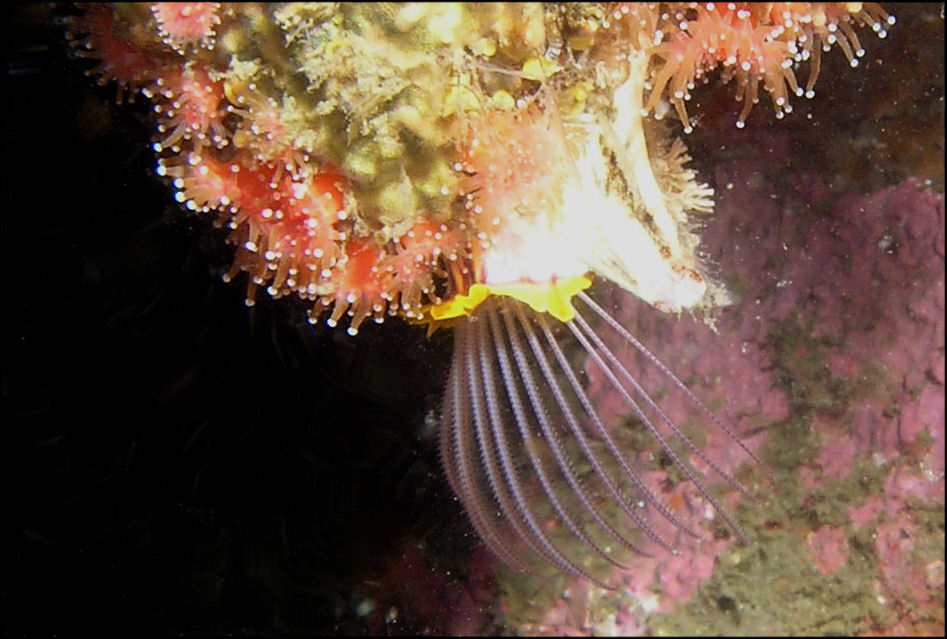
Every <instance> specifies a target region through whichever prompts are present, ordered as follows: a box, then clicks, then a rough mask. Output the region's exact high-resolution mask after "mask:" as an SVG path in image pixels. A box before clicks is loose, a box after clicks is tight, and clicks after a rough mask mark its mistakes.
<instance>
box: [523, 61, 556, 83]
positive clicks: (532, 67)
mask: <svg viewBox="0 0 947 639" xmlns="http://www.w3.org/2000/svg"><path fill="white" fill-rule="evenodd" d="M560 71H562V67H560V66H559V65H558V64H556V63H555V62H550V61H549V60H543V59H542V58H535V57H534V58H530V59H528V60H527V61H526V62H524V63H523V77H524V78H526V79H527V80H537V81H539V82H544V81H546V80H548V79H549V78H551V77H552V76H554V75H555V74H556V73H558V72H560Z"/></svg>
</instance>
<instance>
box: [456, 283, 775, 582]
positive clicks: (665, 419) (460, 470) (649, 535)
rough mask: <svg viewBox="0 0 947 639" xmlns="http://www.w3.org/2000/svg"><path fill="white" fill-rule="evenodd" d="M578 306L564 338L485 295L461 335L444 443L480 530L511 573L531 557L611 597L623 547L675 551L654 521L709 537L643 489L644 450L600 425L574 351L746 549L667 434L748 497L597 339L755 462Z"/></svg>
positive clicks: (629, 341)
mask: <svg viewBox="0 0 947 639" xmlns="http://www.w3.org/2000/svg"><path fill="white" fill-rule="evenodd" d="M575 299H577V300H581V309H576V311H575V317H574V319H572V320H569V321H567V322H565V326H566V328H567V330H563V329H561V328H558V329H557V327H555V326H552V325H551V324H550V322H549V321H548V320H547V319H546V317H545V316H544V314H543V313H537V312H535V311H534V310H532V309H530V308H529V306H528V305H527V304H525V303H523V302H521V301H519V300H516V299H512V298H508V297H501V296H491V297H489V298H487V299H486V300H485V301H484V302H483V303H482V304H480V306H478V307H477V308H476V309H475V310H474V312H472V313H471V314H470V316H469V317H467V318H465V319H464V320H463V321H462V322H461V323H460V324H459V325H458V326H457V328H456V335H455V350H454V361H453V369H452V372H451V379H450V382H449V384H448V389H447V393H446V395H445V402H444V408H445V418H446V424H449V426H450V428H445V430H444V431H443V433H442V454H443V457H444V464H445V467H446V468H447V475H448V478H449V480H450V482H451V484H452V486H453V488H454V490H455V492H456V493H457V495H458V496H459V498H460V500H461V502H462V503H463V505H464V507H465V509H466V510H467V512H468V513H469V515H470V518H471V521H473V522H474V525H475V527H476V528H477V530H478V532H479V533H480V534H481V536H482V537H483V539H484V540H485V541H486V543H487V544H488V546H490V548H491V549H493V550H494V552H496V554H497V555H498V556H500V557H502V558H505V559H509V558H513V559H514V561H512V562H510V563H511V565H514V566H517V567H520V568H521V567H522V565H523V561H522V559H521V557H522V549H523V548H526V549H529V550H530V551H531V552H532V554H533V555H534V556H535V557H538V558H541V559H542V560H543V561H544V562H545V563H547V564H550V565H552V566H555V567H556V568H558V569H559V570H561V571H563V572H566V573H569V574H572V575H574V576H577V577H583V578H586V579H589V580H590V581H592V582H594V583H596V584H598V585H601V586H604V587H608V585H607V579H606V578H603V577H601V576H599V575H600V574H601V570H602V569H603V568H604V567H605V566H606V565H613V566H621V565H622V564H623V562H624V561H625V560H624V558H623V556H622V554H621V553H620V552H618V551H619V550H620V549H624V550H625V551H631V552H633V553H639V554H644V555H648V554H651V553H653V552H655V551H657V552H661V551H669V552H674V550H673V549H674V545H675V540H674V539H672V538H668V537H667V533H666V532H665V533H664V534H662V533H660V532H659V529H658V527H656V526H655V520H654V519H653V518H654V517H659V518H661V519H663V520H665V521H666V522H669V523H670V524H671V526H672V527H671V530H677V531H678V533H679V534H685V535H687V536H690V537H693V538H700V537H702V536H703V535H701V533H699V532H698V531H696V530H694V529H692V528H691V527H690V526H689V525H688V524H687V523H686V522H685V521H683V520H682V519H681V518H680V517H679V516H678V515H677V514H675V512H674V511H673V509H672V508H671V507H670V506H669V505H668V504H667V503H666V499H665V498H664V497H662V496H661V495H660V494H658V493H657V492H656V491H655V490H654V489H652V488H650V487H649V486H648V484H647V482H646V480H645V479H644V478H643V476H642V475H641V472H640V470H639V469H638V468H637V467H636V462H635V461H634V460H633V458H634V456H635V453H636V451H634V450H628V449H623V448H622V446H621V444H620V443H619V442H618V437H616V434H615V433H613V427H612V426H611V425H608V424H605V423H603V420H602V418H601V416H600V415H599V412H598V411H597V409H596V408H595V405H594V403H593V402H592V401H591V399H590V398H589V396H588V395H587V393H586V391H585V389H584V387H583V382H582V381H581V375H582V374H581V372H580V370H581V366H582V365H581V363H580V362H578V361H576V355H575V354H576V353H579V356H580V357H584V358H586V359H587V360H588V361H589V362H592V363H593V365H595V366H597V367H598V368H599V369H600V370H601V371H602V373H603V374H604V375H605V377H606V378H607V379H608V383H609V384H610V385H611V387H612V388H613V389H614V390H615V391H616V392H617V393H619V394H620V396H621V397H622V399H623V402H624V404H625V406H626V408H627V412H628V413H629V414H630V415H633V416H636V417H637V418H638V420H639V421H640V423H641V424H642V425H643V428H644V430H645V432H646V433H647V434H648V436H649V437H650V438H651V439H652V440H653V441H654V442H656V444H657V445H658V448H659V449H660V450H661V451H663V453H664V454H666V455H667V457H668V458H669V459H670V460H671V462H672V463H673V465H674V466H676V467H677V468H678V469H679V470H680V472H681V474H682V476H683V480H684V481H686V482H688V483H690V484H692V485H693V486H694V487H695V489H696V490H697V492H698V493H699V495H700V496H701V498H702V499H703V500H705V501H706V502H707V503H708V504H709V505H710V507H711V508H712V509H713V510H714V511H715V512H716V513H717V514H718V516H719V517H720V518H721V519H722V520H723V521H724V522H725V523H726V524H727V526H728V527H730V528H731V529H732V530H733V531H734V533H735V534H736V535H737V536H738V537H739V538H740V539H741V540H744V541H745V540H746V535H745V534H744V533H743V532H742V531H741V529H740V527H739V525H738V524H737V523H736V521H735V520H734V519H733V517H732V516H731V515H730V514H729V513H728V512H727V511H726V509H725V508H724V506H723V505H722V504H721V503H720V501H719V500H718V499H717V498H716V497H714V495H713V494H712V490H711V488H710V486H709V483H708V480H707V479H706V478H704V477H702V476H701V473H699V472H698V471H697V470H696V469H695V468H694V467H693V466H692V465H691V464H690V463H689V462H688V461H687V460H686V459H685V458H684V456H683V454H682V453H681V452H678V451H677V450H675V448H674V446H673V445H672V438H673V440H676V441H678V442H680V443H681V444H683V446H684V449H685V450H686V451H687V452H689V453H691V454H692V455H693V456H695V457H696V458H699V459H700V460H701V461H703V462H704V463H705V464H706V465H707V467H708V468H710V469H711V470H712V471H713V472H715V473H716V474H718V475H719V476H720V477H721V478H723V480H725V481H726V482H727V483H728V484H729V485H730V486H731V487H733V488H734V489H736V490H738V491H739V492H740V493H741V494H744V495H746V496H749V491H748V490H747V489H746V488H745V487H743V486H742V485H740V483H739V482H737V481H736V479H735V478H734V477H733V476H732V475H731V474H730V473H729V472H728V471H727V470H725V469H723V468H722V467H720V465H719V464H717V463H716V462H715V461H714V460H713V459H712V458H711V457H710V456H709V455H707V454H706V453H704V452H703V451H701V450H700V448H699V447H698V446H697V445H696V444H695V443H694V442H693V441H692V440H691V439H690V438H688V436H687V435H686V434H685V433H684V432H683V431H682V430H681V429H680V428H679V426H678V425H677V424H675V423H674V421H673V420H672V419H671V418H670V417H669V416H668V414H667V413H666V411H665V410H664V409H663V408H662V407H661V403H660V401H659V400H657V399H655V398H653V397H652V396H651V395H650V394H649V393H648V392H647V390H646V389H645V388H644V387H643V386H642V385H641V384H640V383H639V382H638V381H637V379H636V377H635V375H634V374H633V373H632V372H631V371H630V370H629V369H628V367H627V366H625V365H624V364H622V363H621V361H620V360H619V358H618V356H617V355H616V354H615V350H614V347H609V346H608V345H607V344H606V341H605V340H604V339H603V338H602V337H600V336H599V334H598V333H599V332H600V331H603V330H605V331H610V332H612V333H614V335H609V338H610V341H612V342H614V339H611V338H614V337H615V336H617V338H618V342H619V343H620V344H624V345H626V346H628V347H630V348H633V349H635V350H637V351H639V352H641V353H642V354H643V355H644V356H645V358H646V360H647V361H648V362H649V364H650V365H652V366H654V367H655V368H656V369H657V370H658V371H659V373H660V374H661V375H663V376H665V377H666V378H667V379H668V380H669V381H670V382H671V384H672V385H674V386H675V387H676V388H678V389H679V390H680V391H681V392H682V394H683V396H684V397H685V398H686V400H687V401H690V402H691V403H692V404H693V405H694V407H695V408H696V409H697V412H698V413H700V415H701V416H703V417H705V418H708V419H709V420H710V421H711V422H713V423H714V424H715V425H716V426H717V427H719V428H721V429H722V430H723V432H725V433H726V434H727V436H729V437H730V438H732V439H733V441H734V442H735V444H736V445H738V446H740V447H741V448H742V449H743V450H744V451H745V452H746V453H747V455H748V456H749V457H750V458H752V459H753V460H755V461H757V463H758V462H759V460H758V459H757V458H756V457H755V455H753V453H752V451H750V450H749V449H748V448H746V446H745V444H743V443H742V442H740V440H739V437H738V436H737V435H736V433H734V432H733V431H732V430H731V429H730V428H728V427H727V426H726V425H724V424H722V423H721V422H720V421H719V420H718V419H717V418H716V417H714V416H713V414H712V413H711V412H710V410H709V409H708V408H707V407H706V406H705V405H704V404H703V403H702V402H700V400H699V399H698V398H697V397H696V396H694V395H693V393H691V392H690V391H689V390H687V388H686V386H685V385H684V384H683V382H682V381H681V380H680V379H679V378H677V377H676V376H675V375H674V374H673V373H672V372H671V371H670V370H669V369H668V368H667V367H666V366H665V365H664V364H662V363H661V362H660V361H658V360H657V359H656V358H655V357H654V355H653V354H651V353H650V351H648V350H647V348H645V346H644V345H643V344H642V343H641V342H640V341H639V340H637V339H636V338H634V337H633V336H632V335H631V334H630V333H628V332H627V331H626V330H625V329H624V328H623V327H621V325H620V324H618V323H617V321H615V320H614V318H612V317H611V316H610V315H609V314H608V313H607V312H606V311H605V310H604V309H603V308H602V307H601V306H599V305H598V304H596V303H595V302H594V301H593V300H592V299H591V298H590V297H589V296H588V295H586V294H585V293H584V292H580V293H578V294H577V296H576V298H575ZM586 312H590V313H592V315H593V316H596V317H598V318H600V321H599V323H600V326H598V327H593V326H592V323H591V322H590V320H589V319H586V318H585V317H584V316H583V313H586ZM478 460H479V463H478ZM603 500H604V501H603ZM664 528H665V529H667V526H664ZM616 544H617V546H616ZM527 565H531V564H527Z"/></svg>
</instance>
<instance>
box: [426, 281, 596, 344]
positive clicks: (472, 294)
mask: <svg viewBox="0 0 947 639" xmlns="http://www.w3.org/2000/svg"><path fill="white" fill-rule="evenodd" d="M591 285H592V280H591V279H589V277H588V276H587V275H579V276H576V277H565V278H557V279H554V280H550V281H548V282H511V283H509V284H484V283H477V284H473V285H472V286H471V287H470V289H469V290H468V291H467V293H466V294H465V295H455V296H454V297H453V298H452V299H450V300H448V301H446V302H441V303H440V304H433V305H431V306H429V307H427V308H426V309H425V311H424V315H423V318H422V319H421V320H420V321H421V323H425V324H428V335H430V334H431V333H433V332H434V331H436V330H437V329H438V328H440V327H442V326H450V325H451V324H453V323H454V322H453V320H456V319H457V318H460V317H463V316H465V315H469V314H470V313H472V312H473V310H474V309H475V308H477V307H478V306H480V304H481V303H483V301H484V300H485V299H487V298H488V297H489V296H491V295H505V296H507V297H512V298H514V299H517V300H519V301H521V302H524V303H525V304H528V305H529V306H530V308H532V309H533V310H534V311H538V312H540V313H549V314H550V315H552V316H553V317H555V318H556V319H557V320H559V321H560V322H568V321H570V320H571V319H572V318H573V317H575V310H574V309H573V308H572V298H573V297H574V296H575V295H576V293H578V292H579V291H582V290H585V289H587V288H588V287H589V286H591Z"/></svg>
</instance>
